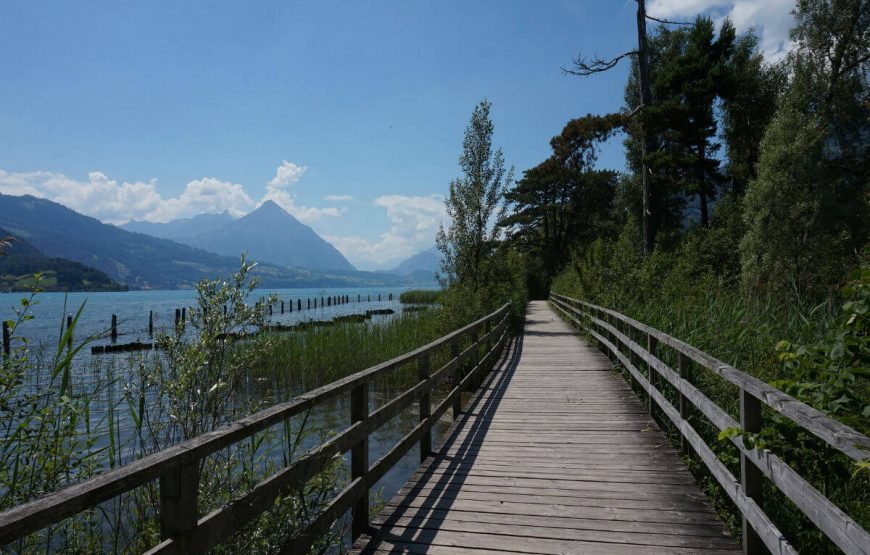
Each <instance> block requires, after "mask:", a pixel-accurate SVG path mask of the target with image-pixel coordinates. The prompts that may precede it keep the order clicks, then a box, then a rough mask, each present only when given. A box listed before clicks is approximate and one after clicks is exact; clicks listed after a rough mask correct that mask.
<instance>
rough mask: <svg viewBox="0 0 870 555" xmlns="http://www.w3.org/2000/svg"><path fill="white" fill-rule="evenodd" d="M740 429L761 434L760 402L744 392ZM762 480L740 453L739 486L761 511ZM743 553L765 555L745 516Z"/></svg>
mask: <svg viewBox="0 0 870 555" xmlns="http://www.w3.org/2000/svg"><path fill="white" fill-rule="evenodd" d="M740 427H741V428H742V429H743V433H746V434H757V433H759V432H761V401H760V400H758V399H757V398H756V397H754V396H753V395H751V394H750V393H749V392H747V391H746V390H743V389H741V390H740ZM762 478H763V475H762V473H761V470H759V469H758V467H756V466H755V465H754V464H753V463H752V461H751V460H749V457H747V456H746V454H745V453H744V452H743V451H741V452H740V486H741V487H742V488H743V493H745V494H746V496H747V497H749V498H751V499H753V500H754V501H755V502H756V503H757V504H758V506H759V507H761V509H762V510H764V506H763V505H762V501H763V498H762ZM743 553H746V554H747V555H755V554H761V553H767V549H766V548H765V546H764V542H763V541H761V537H760V536H759V535H758V533H757V532H756V531H755V529H754V528H753V527H752V525H751V524H750V523H749V521H748V520H746V516H745V515H744V516H743Z"/></svg>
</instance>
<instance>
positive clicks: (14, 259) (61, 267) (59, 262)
mask: <svg viewBox="0 0 870 555" xmlns="http://www.w3.org/2000/svg"><path fill="white" fill-rule="evenodd" d="M7 235H11V233H9V232H8V231H6V230H5V229H0V237H5V236H7ZM38 272H39V273H42V279H41V280H40V282H39V287H40V289H43V290H45V291H123V290H126V289H127V287H126V286H124V285H121V284H120V283H117V282H115V281H112V280H111V279H110V278H109V276H107V275H106V274H104V273H103V272H101V271H99V270H97V269H94V268H91V267H88V266H85V265H84V264H80V263H78V262H74V261H72V260H66V259H64V258H48V257H46V256H44V255H43V254H42V253H41V252H39V250H37V249H36V248H34V247H33V245H31V244H30V243H28V242H27V241H26V240H24V239H19V238H16V240H15V241H14V242H13V243H12V245H11V246H10V247H9V249H8V250H7V254H6V255H5V256H0V291H27V290H30V289H31V288H32V287H33V286H34V284H35V280H34V277H33V276H34V274H36V273H38Z"/></svg>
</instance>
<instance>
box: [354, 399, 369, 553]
mask: <svg viewBox="0 0 870 555" xmlns="http://www.w3.org/2000/svg"><path fill="white" fill-rule="evenodd" d="M368 416H369V388H368V384H367V383H365V382H363V383H361V384H359V385H358V386H356V387H354V388H353V389H351V390H350V421H351V424H356V423H357V422H364V421H365V420H366V419H367V418H368ZM368 471H369V435H368V434H365V435H364V436H363V438H362V439H361V440H360V441H359V443H357V444H356V445H355V446H354V447H353V448H352V449H351V451H350V478H351V480H355V479H357V478H362V479H363V480H364V481H365V480H366V479H367V478H366V474H368ZM363 489H364V490H365V493H364V494H363V495H361V496H360V498H359V499H357V501H356V503H354V505H353V520H352V521H351V528H350V530H351V538H352V539H356V538H358V537H360V536H361V535H363V534H365V533H366V532H367V531H368V528H369V485H368V484H365V486H364V488H363Z"/></svg>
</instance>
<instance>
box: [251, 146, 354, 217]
mask: <svg viewBox="0 0 870 555" xmlns="http://www.w3.org/2000/svg"><path fill="white" fill-rule="evenodd" d="M307 169H308V168H307V167H306V166H298V165H296V164H294V163H293V162H288V161H287V160H284V161H283V162H282V163H281V165H280V166H278V169H277V170H275V177H273V178H272V180H271V181H269V182H268V183H266V194H265V195H264V196H263V199H262V200H261V201H260V202H259V203H257V206H260V205H261V204H263V203H264V202H265V201H267V200H271V201H274V202H276V203H277V204H278V206H280V207H281V208H283V209H284V210H286V211H287V212H289V213H290V214H292V215H293V216H295V217H296V218H297V219H298V220H299V221H301V222H305V223H311V222H315V221H317V220H319V219H320V218H323V217H324V216H326V217H333V218H335V217H338V216H341V215H342V214H344V212H345V211H346V210H345V209H344V208H335V207H328V208H317V207H313V206H299V205H297V204H296V198H295V197H294V196H293V195H291V194H290V193H289V192H287V190H286V189H285V187H286V186H287V185H290V184H291V183H296V182H297V181H299V178H301V177H302V174H303V173H305V171H306V170H307Z"/></svg>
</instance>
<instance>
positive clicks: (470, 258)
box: [436, 100, 513, 289]
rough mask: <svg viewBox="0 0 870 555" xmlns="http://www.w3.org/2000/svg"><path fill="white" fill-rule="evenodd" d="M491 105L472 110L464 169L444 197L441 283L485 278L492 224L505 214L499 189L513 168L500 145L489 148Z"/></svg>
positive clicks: (494, 238)
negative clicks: (447, 220)
mask: <svg viewBox="0 0 870 555" xmlns="http://www.w3.org/2000/svg"><path fill="white" fill-rule="evenodd" d="M491 106H492V104H491V103H490V102H488V101H486V100H483V101H481V102H480V104H478V105H477V107H475V109H474V112H472V114H471V121H470V122H469V124H468V127H467V128H466V130H465V138H464V140H463V142H462V155H461V156H460V157H459V167H460V168H461V170H462V173H463V175H462V177H460V178H457V179H454V180H453V181H451V182H450V193H449V195H448V197H447V199H445V201H444V203H445V206H446V207H447V215H448V217H449V218H450V224H449V226H448V227H447V229H445V228H444V226H443V225H442V226H440V228H439V230H438V235H437V237H436V244H437V246H438V250H439V251H441V254H442V260H441V268H440V271H439V274H438V279H439V282H440V283H441V285H442V286H449V285H453V284H456V283H462V284H465V285H470V286H472V287H473V288H474V289H477V288H479V287H480V285H481V284H482V283H483V281H484V280H485V267H484V266H485V262H486V260H487V258H488V257H489V256H490V255H491V254H492V253H493V252H494V251H495V249H496V248H497V246H498V245H497V243H498V239H499V237H500V235H501V229H500V228H499V227H498V226H496V225H495V224H496V223H497V222H498V221H499V220H501V219H503V218H504V215H505V211H506V204H505V202H504V193H505V191H506V189H507V185H508V183H511V182H512V181H513V168H510V169H508V170H506V169H505V163H504V155H503V154H502V151H501V149H500V148H499V149H496V150H493V147H492V135H493V131H494V127H493V124H492V120H490V117H489V111H490V108H491Z"/></svg>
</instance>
